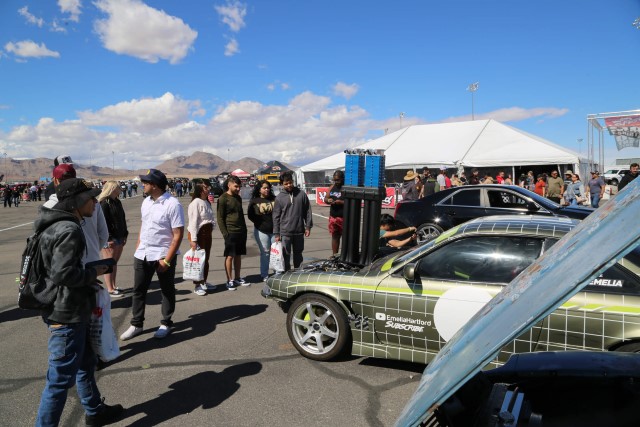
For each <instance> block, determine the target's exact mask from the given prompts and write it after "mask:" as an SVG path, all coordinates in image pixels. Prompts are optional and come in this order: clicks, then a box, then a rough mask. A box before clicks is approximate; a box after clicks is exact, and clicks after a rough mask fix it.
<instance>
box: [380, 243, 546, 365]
mask: <svg viewBox="0 0 640 427" xmlns="http://www.w3.org/2000/svg"><path fill="white" fill-rule="evenodd" d="M541 248H542V240H541V239H537V238H530V237H513V236H469V237H464V238H461V239H458V240H453V241H451V242H448V243H447V244H445V245H444V246H441V247H438V248H436V249H434V250H433V251H430V252H428V253H426V254H424V255H423V256H421V257H420V258H418V259H416V260H413V261H412V264H414V265H415V279H414V280H413V281H407V280H406V279H405V278H404V277H403V271H402V269H398V270H397V271H395V272H394V273H393V274H391V275H390V276H388V277H387V278H385V279H384V280H383V281H382V282H381V283H380V285H379V287H378V289H377V290H376V293H375V296H374V308H375V311H376V313H375V320H374V328H375V331H376V336H377V338H378V340H379V341H380V342H382V343H384V344H387V345H392V346H399V347H406V348H411V349H415V350H421V351H427V352H428V353H437V352H438V351H439V350H440V348H441V347H442V346H444V344H445V343H446V342H447V341H448V340H449V339H450V338H451V337H452V336H453V334H455V332H456V331H457V330H458V329H459V328H460V327H461V326H462V325H463V324H464V323H465V322H466V321H467V320H468V319H469V318H471V317H472V316H473V314H475V313H476V312H477V311H478V310H479V309H480V308H481V307H482V306H483V305H484V304H486V303H487V302H488V301H489V300H490V299H491V298H492V297H493V296H494V295H495V294H496V293H498V292H499V291H500V290H501V289H502V287H503V286H504V285H505V284H506V283H509V282H510V281H511V280H512V279H513V278H515V277H516V276H517V275H518V274H519V273H520V272H522V271H523V270H524V269H525V268H526V267H527V266H528V265H529V264H531V263H532V262H533V261H534V260H535V259H536V258H537V257H538V256H539V255H540V253H541ZM538 334H539V330H538V329H536V331H535V332H534V333H532V334H530V333H527V334H526V337H522V340H525V341H526V348H527V349H528V348H529V347H530V343H531V342H535V341H536V340H537V335H538ZM521 347H522V345H521V343H518V345H517V348H518V349H520V348H521ZM515 348H516V347H515V346H514V348H513V351H515ZM522 351H525V350H522Z"/></svg>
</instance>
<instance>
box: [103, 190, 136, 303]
mask: <svg viewBox="0 0 640 427" xmlns="http://www.w3.org/2000/svg"><path fill="white" fill-rule="evenodd" d="M119 195H120V184H118V182H116V181H108V182H106V183H105V184H104V186H103V187H102V192H101V193H100V195H99V196H98V202H100V206H101V207H102V212H103V213H104V219H105V221H106V222H107V229H108V230H109V239H108V240H107V244H106V245H105V246H104V247H103V248H102V257H103V258H113V259H114V260H115V261H116V265H114V266H113V271H112V272H111V273H106V274H105V275H104V282H105V284H106V285H107V290H108V291H109V294H110V295H111V296H112V297H121V296H122V292H121V291H120V289H119V288H118V287H117V286H116V272H117V271H118V260H119V259H120V256H121V255H122V250H123V249H124V245H125V244H126V243H127V237H128V236H129V230H128V229H127V219H126V217H125V214H124V209H123V208H122V203H120V199H118V196H119Z"/></svg>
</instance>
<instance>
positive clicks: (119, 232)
mask: <svg viewBox="0 0 640 427" xmlns="http://www.w3.org/2000/svg"><path fill="white" fill-rule="evenodd" d="M100 206H101V207H102V213H104V219H105V221H106V222H107V229H108V230H109V240H113V239H126V238H127V236H128V235H129V230H128V229H127V219H126V217H125V214H124V209H123V208H122V203H121V202H120V200H119V199H112V198H111V197H107V198H106V199H104V200H102V201H101V202H100Z"/></svg>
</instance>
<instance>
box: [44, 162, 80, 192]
mask: <svg viewBox="0 0 640 427" xmlns="http://www.w3.org/2000/svg"><path fill="white" fill-rule="evenodd" d="M60 165H69V166H71V167H73V160H71V156H68V155H66V154H65V155H62V156H58V157H56V158H55V159H53V168H54V169H55V168H56V167H58V166H60ZM74 173H75V170H74ZM73 177H74V178H75V177H76V176H75V175H73ZM55 193H56V188H55V186H54V184H53V182H50V183H49V185H47V188H46V189H45V190H44V200H49V197H51V195H53V194H55Z"/></svg>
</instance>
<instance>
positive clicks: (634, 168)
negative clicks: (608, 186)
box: [618, 163, 638, 191]
mask: <svg viewBox="0 0 640 427" xmlns="http://www.w3.org/2000/svg"><path fill="white" fill-rule="evenodd" d="M629 169H630V170H629V173H627V174H625V175H624V176H623V177H622V179H621V180H620V184H618V191H620V190H622V189H623V188H624V187H626V186H627V184H629V183H630V182H631V181H633V180H634V179H636V177H637V176H638V164H637V163H632V164H631V165H630V166H629Z"/></svg>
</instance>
